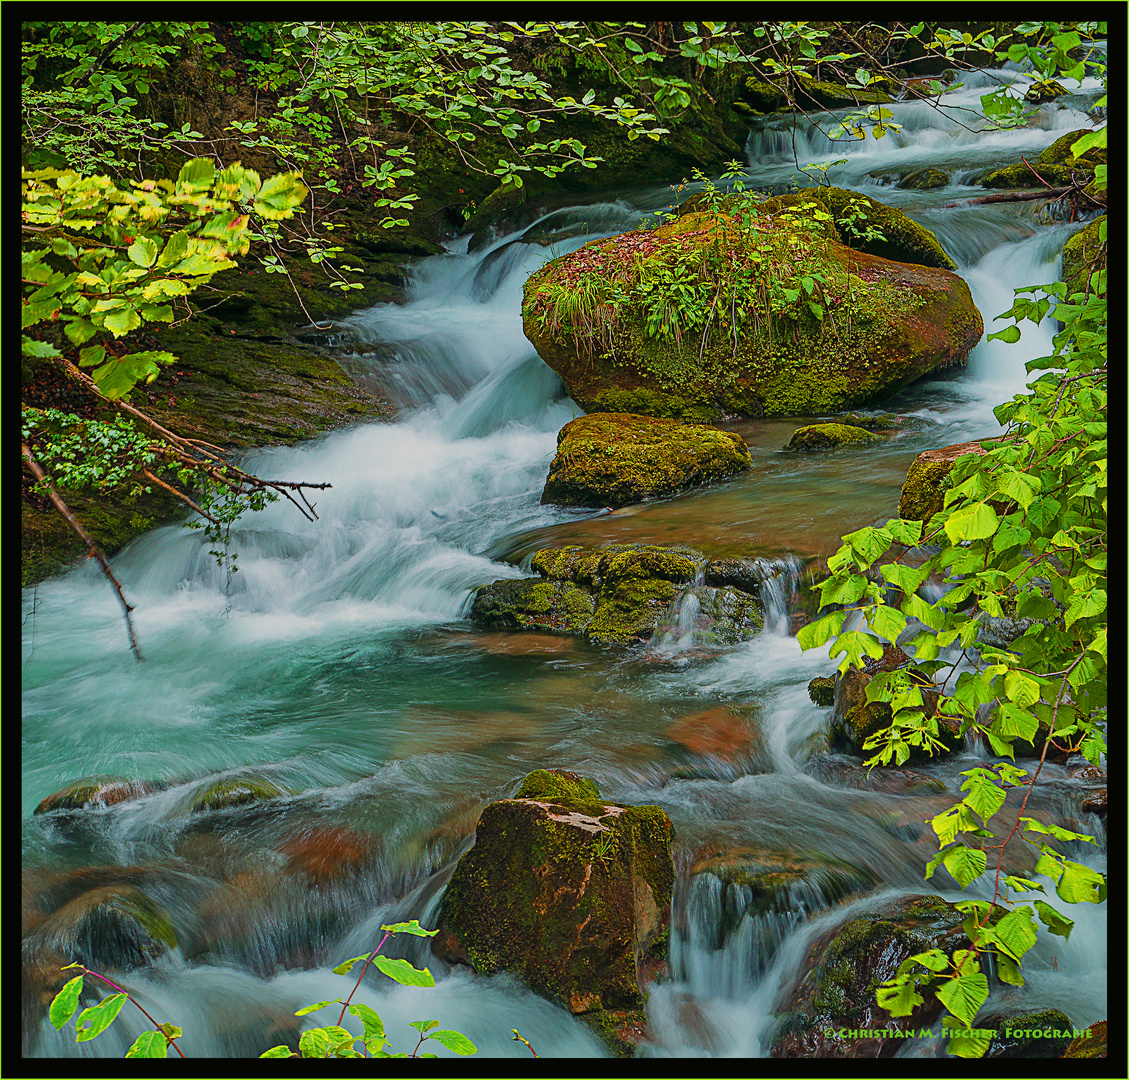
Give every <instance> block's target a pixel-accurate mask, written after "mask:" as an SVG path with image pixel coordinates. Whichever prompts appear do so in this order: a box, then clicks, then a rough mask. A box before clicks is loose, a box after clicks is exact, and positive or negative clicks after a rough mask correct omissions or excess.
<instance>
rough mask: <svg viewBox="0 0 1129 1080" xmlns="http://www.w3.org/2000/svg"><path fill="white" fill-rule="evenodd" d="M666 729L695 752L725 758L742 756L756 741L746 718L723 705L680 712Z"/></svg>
mask: <svg viewBox="0 0 1129 1080" xmlns="http://www.w3.org/2000/svg"><path fill="white" fill-rule="evenodd" d="M666 733H667V736H668V737H669V738H670V739H671V740H672V741H673V742H676V743H680V744H681V745H682V746H685V747H686V749H687V750H692V751H693V752H694V753H695V754H711V755H713V756H714V757H720V758H722V759H724V760H725V761H736V760H737V759H738V758H741V757H746V756H747V755H748V754H750V753H752V751H753V750H754V749H755V748H756V745H757V742H758V736H757V732H756V729H755V728H753V727H751V726H750V724H749V722H748V720H747V719H745V717H743V716H740V715H738V714H737V713H736V712H734V711H733V710H732V709H727V708H725V707H720V708H716V709H707V710H706V711H705V712H700V713H693V714H691V715H690V716H683V717H682V718H681V719H680V720H676V721H675V722H674V723H673V724H671V725H670V727H668V728H667V729H666Z"/></svg>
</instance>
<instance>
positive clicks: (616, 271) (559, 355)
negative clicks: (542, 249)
mask: <svg viewBox="0 0 1129 1080" xmlns="http://www.w3.org/2000/svg"><path fill="white" fill-rule="evenodd" d="M788 199H791V200H792V201H791V202H788V201H787V200H788ZM821 199H822V200H824V201H820V200H821ZM828 199H831V196H830V195H825V194H820V195H815V196H812V195H809V194H807V193H804V194H803V196H802V197H801V196H787V197H785V196H781V197H779V198H778V199H777V200H769V201H768V203H762V204H760V208H759V209H758V213H759V216H758V218H757V225H756V226H755V228H754V229H753V231H752V232H749V231H748V230H743V229H742V228H740V227H738V224H737V221H736V220H735V218H733V217H731V216H730V214H729V213H728V212H727V210H726V209H725V207H724V205H722V206H719V207H718V208H717V209H718V212H713V211H710V210H707V211H701V212H698V211H692V212H689V213H685V214H683V215H681V216H680V217H678V218H676V219H675V220H673V221H671V222H670V223H668V224H666V225H663V226H660V227H659V228H657V229H654V230H652V231H651V232H644V233H639V232H635V233H626V234H623V235H621V236H613V237H609V238H607V239H603V240H596V241H593V242H592V243H590V244H587V245H585V246H584V247H582V248H580V249H578V250H577V251H575V252H572V253H570V254H568V255H565V256H562V257H561V258H559V259H555V260H553V261H552V262H550V263H548V264H546V265H545V266H544V267H543V268H542V269H540V270H539V271H537V273H535V274H533V275H532V276H531V277H530V278H529V280H528V281H527V282H526V286H525V301H524V304H523V308H522V313H523V318H524V327H525V333H526V336H527V337H528V338H529V340H530V341H531V342H532V343H533V345H534V347H535V348H536V350H537V352H538V354H539V355H540V356H541V358H542V359H543V360H544V361H545V362H546V363H547V364H548V365H549V366H550V367H551V368H553V370H554V371H556V372H557V373H558V374H559V375H560V377H561V379H562V380H563V382H564V384H565V388H566V389H567V391H568V393H569V394H570V395H571V396H572V398H573V399H574V400H575V401H576V402H577V403H578V404H579V405H580V406H581V407H582V408H584V409H585V410H586V411H587V412H589V413H594V412H631V413H643V414H647V415H651V416H667V417H682V418H687V419H698V420H714V419H717V418H718V417H719V416H721V415H727V414H733V415H744V416H766V415H805V414H808V415H810V414H812V413H820V412H828V411H834V410H836V409H841V408H843V407H846V406H849V405H853V404H857V403H861V402H865V401H869V400H871V399H873V398H875V397H878V396H880V395H882V394H887V393H889V392H891V391H893V390H895V389H897V388H898V387H901V386H904V385H905V384H906V383H909V382H912V381H913V380H915V379H917V378H920V377H921V376H922V375H925V374H927V373H928V372H930V371H932V370H934V369H935V368H938V367H944V366H946V365H950V364H959V363H963V362H964V361H965V359H966V357H967V356H968V353H969V352H970V351H971V349H972V347H973V346H974V345H975V344H976V342H977V341H979V339H980V337H981V334H982V333H983V321H982V319H981V317H980V313H979V312H978V311H977V310H976V307H975V305H974V304H973V302H972V297H971V293H970V292H969V290H968V286H967V285H966V284H965V283H964V281H962V280H961V279H960V278H959V277H957V276H956V275H955V274H953V273H951V272H950V271H949V270H948V269H943V267H945V266H949V265H951V261H950V260H949V259H948V256H947V255H945V253H944V251H943V250H941V249H940V245H938V244H936V238H935V237H932V234H930V233H929V232H928V230H925V229H922V228H921V227H920V226H916V225H914V226H913V229H912V230H911V229H909V225H912V224H913V223H909V225H907V226H906V228H905V229H904V230H903V232H904V235H902V234H901V233H899V234H897V235H896V236H893V237H891V238H890V239H889V240H887V241H883V243H884V245H885V246H883V247H882V249H881V253H879V252H878V251H877V249H875V250H862V247H863V246H867V247H868V248H874V243H877V242H876V241H875V242H874V243H871V242H870V241H862V240H858V241H856V240H850V241H849V242H850V243H856V242H857V243H858V244H859V249H857V250H856V249H855V248H853V247H851V246H848V244H847V243H840V242H839V239H838V237H839V235H840V234H839V232H837V231H836V229H837V225H836V219H835V212H836V207H837V206H838V204H837V203H836V206H830V204H828V203H827V200H828ZM782 200H783V201H782ZM870 202H871V203H873V200H871V201H870ZM852 205H853V204H852ZM766 207H767V209H765V208H766ZM840 209H842V208H840ZM880 211H887V212H888V213H887V217H888V216H889V214H892V213H893V212H892V211H890V210H889V208H888V207H887V208H883V207H881V204H878V203H873V205H870V204H867V207H865V208H864V211H863V212H865V213H866V214H867V215H868V221H869V220H870V219H872V218H876V216H877V215H879V213H880ZM858 212H859V211H858V210H857V208H856V211H855V216H857V215H858ZM901 217H902V218H904V217H905V215H901ZM844 220H845V219H844ZM883 220H885V219H883ZM906 222H908V219H906ZM895 224H896V223H895ZM856 225H857V223H856ZM878 225H879V226H880V227H881V225H882V222H878ZM886 227H887V228H890V229H893V228H894V224H887V226H886ZM844 238H846V234H845V233H844ZM895 241H896V244H895ZM930 241H931V243H930ZM891 245H894V246H891ZM934 247H935V248H936V250H933V249H934ZM895 250H896V251H897V252H898V255H897V257H898V258H901V259H912V260H913V261H893V259H892V258H891V257H890V256H891V253H892V252H893V251H895ZM711 260H712V261H711ZM726 260H729V263H726ZM699 262H700V263H701V264H702V265H710V266H712V267H713V268H714V269H713V270H711V271H710V273H715V272H716V274H717V275H718V277H717V281H718V289H717V290H716V295H717V296H720V295H721V294H722V293H727V294H728V292H729V291H731V290H727V289H726V288H725V286H726V282H727V280H728V278H727V277H726V275H727V274H728V271H727V270H726V269H725V266H727V265H733V266H738V267H745V268H746V270H748V273H750V274H757V275H761V277H759V278H757V280H758V282H759V284H758V285H757V287H756V289H752V290H751V291H749V289H748V288H747V287H746V286H745V285H743V286H742V288H746V294H743V295H744V296H745V299H744V301H743V303H745V304H746V307H745V308H744V309H742V310H743V312H744V313H743V315H741V316H740V317H738V318H736V322H735V323H734V322H733V318H734V316H733V311H732V310H730V311H729V312H728V313H725V312H720V309H718V311H717V312H715V315H716V318H714V319H713V320H712V321H709V322H703V323H702V324H701V325H699V324H698V323H694V322H693V318H694V315H693V312H694V311H695V310H697V308H696V307H695V304H697V305H698V306H699V307H700V306H701V304H705V305H706V307H710V304H711V302H712V300H713V299H714V292H713V291H711V292H710V296H709V297H706V296H705V295H704V293H703V294H702V296H699V297H698V300H696V301H694V302H693V303H692V302H691V301H689V300H687V299H686V298H685V295H684V294H685V289H686V288H691V291H693V288H699V287H698V286H693V287H691V286H685V285H682V286H678V287H677V288H676V285H675V277H676V276H677V274H676V271H677V267H678V266H680V265H681V266H682V267H683V269H686V267H694V266H698V265H699ZM927 264H928V265H927ZM719 267H720V269H719ZM749 268H755V269H749ZM694 276H695V275H694V274H691V278H693V277H694ZM793 278H795V280H793ZM713 280H714V279H713V278H710V281H711V283H712V282H713ZM734 280H736V279H734ZM741 280H745V279H741ZM805 282H806V284H805ZM817 282H818V288H817ZM679 289H681V290H682V291H679ZM805 289H806V290H812V292H811V293H810V295H815V293H816V292H818V294H819V296H821V297H822V298H823V300H822V303H816V308H818V309H819V312H820V314H819V315H817V314H816V313H815V309H813V308H812V307H810V306H809V305H808V304H806V303H805V302H802V301H801V300H800V297H801V295H809V293H807V292H804V291H803V290H805ZM664 290H666V291H664ZM668 293H669V295H668ZM698 301H701V304H698ZM813 302H814V301H813ZM664 305H665V306H664ZM733 307H734V304H733V303H731V304H730V308H731V309H732V308H733ZM711 310H713V308H712V307H711ZM672 311H677V312H679V313H680V316H679V317H682V318H683V319H685V320H689V321H688V322H687V329H685V332H682V331H680V332H679V333H673V332H672V331H664V330H663V329H662V326H668V327H669V326H670V325H673V324H672V323H671V322H670V321H669V319H670V318H672V317H673V316H669V313H670V312H672ZM664 318H665V319H668V321H667V322H666V323H664V322H663V319H664ZM726 320H729V321H726ZM722 322H724V323H725V326H726V328H727V329H726V330H725V332H722V330H721V329H720V327H721V323H722ZM691 327H692V329H691Z"/></svg>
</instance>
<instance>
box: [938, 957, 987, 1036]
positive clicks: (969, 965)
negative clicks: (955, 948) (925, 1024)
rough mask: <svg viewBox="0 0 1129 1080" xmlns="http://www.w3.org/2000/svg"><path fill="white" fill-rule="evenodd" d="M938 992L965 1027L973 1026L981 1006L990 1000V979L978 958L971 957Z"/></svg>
mask: <svg viewBox="0 0 1129 1080" xmlns="http://www.w3.org/2000/svg"><path fill="white" fill-rule="evenodd" d="M936 992H937V997H938V998H939V999H940V1000H941V1004H943V1005H944V1006H945V1008H946V1009H948V1010H949V1012H951V1013H952V1014H953V1016H955V1017H956V1018H957V1019H958V1020H960V1021H961V1023H963V1024H964V1026H965V1027H971V1026H972V1021H973V1020H975V1019H976V1014H977V1013H978V1012H979V1011H980V1006H981V1005H983V1004H984V1002H985V1001H987V1000H988V979H987V976H985V975H984V973H983V972H982V971H981V970H980V964H979V963H978V962H977V960H976V959H975V958H974V957H970V958H968V959H966V960H965V963H964V967H963V968H961V973H960V974H959V975H956V976H954V977H953V978H951V979H947V980H946V981H945V982H943V983H942V984H941V985H940V986H939V987H937V991H936Z"/></svg>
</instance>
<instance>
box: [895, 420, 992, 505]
mask: <svg viewBox="0 0 1129 1080" xmlns="http://www.w3.org/2000/svg"><path fill="white" fill-rule="evenodd" d="M991 441H992V440H989V439H982V440H978V441H976V442H964V443H954V444H953V445H952V446H942V447H941V448H940V449H938V450H926V451H924V452H923V453H920V454H918V455H917V457H916V458H914V459H913V464H912V465H910V467H909V472H907V473H906V482H905V483H904V484H903V485H902V493H901V498H900V499H899V500H898V516H899V517H900V518H902V519H904V520H905V521H923V522H927V521H928V520H929V519H930V518H931V517H932V516H933V515H934V514H935V513H937V511H938V510H940V509H941V508H942V507H943V506H944V502H945V491H946V490H947V489H948V486H949V484H948V479H949V473H950V472H952V468H953V465H954V464H955V463H956V461H957V458H960V457H963V456H964V455H965V454H978V455H980V456H981V457H982V456H983V455H984V454H986V453H987V451H986V450H985V449H984V448H983V447H982V446H981V445H980V443H981V442H991Z"/></svg>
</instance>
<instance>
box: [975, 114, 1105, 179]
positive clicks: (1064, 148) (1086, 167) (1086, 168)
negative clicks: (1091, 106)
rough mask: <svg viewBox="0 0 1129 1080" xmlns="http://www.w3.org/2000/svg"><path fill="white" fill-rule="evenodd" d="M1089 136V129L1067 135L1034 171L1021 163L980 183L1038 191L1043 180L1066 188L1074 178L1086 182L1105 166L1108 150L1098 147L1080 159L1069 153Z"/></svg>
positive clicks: (1039, 160)
mask: <svg viewBox="0 0 1129 1080" xmlns="http://www.w3.org/2000/svg"><path fill="white" fill-rule="evenodd" d="M1087 134H1089V132H1088V130H1087V129H1086V128H1079V129H1077V130H1076V131H1070V132H1067V133H1066V134H1065V135H1062V136H1060V137H1059V138H1058V139H1056V140H1055V141H1054V142H1053V143H1052V144H1051V145H1050V146H1048V147H1047V149H1046V150H1044V151H1043V152H1042V153H1041V154H1040V155H1039V156H1038V158H1037V159H1036V160H1035V161H1034V162H1032V165H1033V166H1034V168H1030V167H1028V166H1027V165H1025V164H1024V163H1023V162H1022V161H1020V162H1017V163H1016V164H1014V165H1007V166H1005V167H1004V168H1002V169H996V170H995V171H993V172H990V173H989V174H988V175H987V176H985V177H984V178H983V179H982V180H981V181H980V183H981V184H982V185H983V186H984V187H987V188H1038V187H1042V186H1043V181H1046V183H1048V184H1050V185H1052V186H1053V187H1065V186H1067V185H1069V184H1072V183H1073V182H1074V181H1075V179H1078V180H1081V181H1084V180H1085V179H1086V176H1087V175H1088V174H1092V173H1093V171H1094V167H1095V166H1096V165H1100V164H1103V163H1104V162H1105V160H1106V153H1105V150H1104V149H1101V148H1099V147H1092V148H1091V149H1089V150H1087V151H1086V152H1085V153H1084V154H1083V155H1082V156H1081V157H1080V158H1075V157H1074V155H1073V154H1072V153H1071V152H1070V148H1071V147H1072V146H1073V145H1074V143H1076V142H1077V141H1078V140H1079V139H1080V138H1082V136H1083V135H1087ZM1028 160H1029V161H1030V159H1028ZM1036 173H1038V176H1036V175H1035V174H1036ZM1039 177H1042V180H1040V179H1039Z"/></svg>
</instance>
